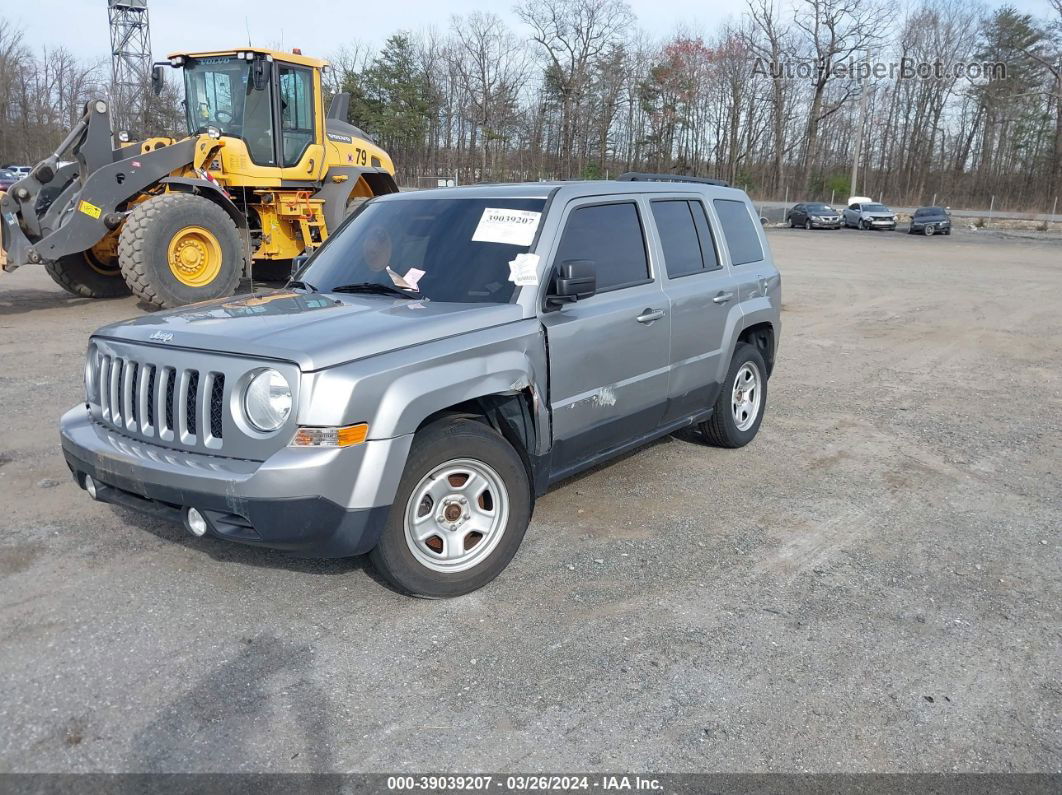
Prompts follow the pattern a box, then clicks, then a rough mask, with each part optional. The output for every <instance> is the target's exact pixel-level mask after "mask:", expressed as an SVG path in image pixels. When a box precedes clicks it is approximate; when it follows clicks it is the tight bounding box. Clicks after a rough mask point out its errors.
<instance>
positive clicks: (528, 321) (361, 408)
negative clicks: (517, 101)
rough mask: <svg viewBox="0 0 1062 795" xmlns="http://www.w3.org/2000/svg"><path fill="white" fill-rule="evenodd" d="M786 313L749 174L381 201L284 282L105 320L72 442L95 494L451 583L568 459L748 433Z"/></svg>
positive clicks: (511, 534) (281, 544)
mask: <svg viewBox="0 0 1062 795" xmlns="http://www.w3.org/2000/svg"><path fill="white" fill-rule="evenodd" d="M642 176H644V175H642ZM780 305H781V285H780V277H779V274H778V271H777V270H776V268H775V266H774V263H773V262H772V259H771V255H770V251H769V249H768V246H767V240H766V238H765V236H764V233H763V230H762V229H761V227H760V224H759V222H758V220H757V217H756V213H755V211H754V209H753V207H752V205H751V203H750V202H749V199H748V197H747V196H746V195H745V193H744V192H742V191H740V190H735V189H733V188H728V187H722V186H719V185H715V184H703V183H701V182H694V181H682V182H678V181H676V182H662V181H661V182H640V181H626V180H617V181H611V182H584V183H579V182H575V183H560V184H522V185H505V186H483V187H467V188H455V189H442V190H435V191H431V192H430V193H427V192H411V193H402V194H392V195H390V196H386V197H380V198H377V199H374V200H372V201H370V202H368V203H366V204H365V205H363V206H362V207H361V208H360V209H359V210H358V211H357V213H356V214H355V215H353V216H352V217H351V218H350V219H349V220H348V221H347V222H346V223H345V224H344V225H343V226H342V227H341V229H340V230H339V231H338V232H337V233H336V234H334V235H332V236H331V237H330V238H329V240H328V241H327V243H325V244H324V245H323V246H322V247H321V248H320V249H318V250H317V251H316V253H315V254H314V255H313V256H312V257H311V258H310V260H309V261H308V262H307V263H306V265H305V266H304V267H303V268H302V269H301V270H300V272H299V273H298V274H297V278H296V280H294V281H293V282H291V284H290V285H288V287H287V288H285V289H282V290H279V291H274V292H266V293H261V294H257V295H248V296H243V297H237V298H230V299H224V300H218V301H214V302H208V303H203V304H198V305H194V306H188V307H184V308H181V309H177V310H172V311H169V312H161V313H158V314H151V315H146V316H143V317H139V318H136V319H134V320H130V321H128V322H124V323H118V324H115V325H111V326H106V327H104V328H101V329H99V330H98V331H97V332H96V333H95V334H93V335H92V337H91V340H90V342H89V347H88V358H87V365H86V371H85V372H86V375H85V381H86V384H85V386H86V398H85V402H84V403H81V404H80V405H78V406H76V407H75V408H73V409H71V410H70V411H69V412H68V413H67V414H66V415H64V417H63V418H62V423H61V437H62V447H63V452H64V454H65V456H66V460H67V462H68V464H69V466H70V468H71V470H72V472H73V474H74V477H75V478H76V480H77V482H78V483H79V484H80V485H81V486H82V487H83V488H84V489H86V490H87V491H88V493H89V494H90V495H91V496H92V497H93V498H94V499H97V500H102V501H104V502H111V503H118V504H121V505H125V506H129V507H132V508H135V509H139V510H142V511H146V512H150V513H152V514H154V515H156V516H164V517H171V518H173V519H175V520H178V521H182V522H183V523H184V525H185V527H186V528H187V529H188V530H189V531H191V532H192V533H193V534H194V535H196V536H203V535H211V536H214V537H217V538H220V539H228V540H231V541H237V542H241V543H245V544H252V545H259V546H264V547H272V548H276V549H280V550H287V551H289V552H292V553H297V554H300V555H306V556H321V557H338V556H348V555H359V554H363V553H370V554H371V558H372V561H373V563H374V565H375V566H376V568H377V570H378V571H379V572H380V573H381V574H382V575H383V576H384V577H386V578H387V579H388V580H389V581H390V582H391V583H393V584H394V585H395V586H397V587H398V588H400V589H402V590H404V591H406V592H408V593H412V594H416V595H421V596H428V597H446V596H455V595H458V594H462V593H466V592H468V591H471V590H474V589H476V588H479V587H481V586H482V585H484V584H485V583H487V582H489V581H490V580H491V579H493V578H494V577H495V576H496V575H497V574H498V573H499V572H500V571H501V570H502V569H504V568H505V566H506V565H507V564H508V563H509V561H510V560H511V559H512V557H513V555H515V553H516V551H517V548H518V547H519V545H520V542H521V539H522V538H523V535H524V531H525V530H526V528H527V526H528V522H529V520H530V517H531V510H532V507H533V505H534V502H535V498H536V497H538V496H539V495H541V494H543V493H544V492H545V491H546V490H547V489H548V488H549V487H550V485H552V484H554V483H557V482H558V481H560V480H562V479H564V478H566V477H569V476H570V475H572V474H573V473H575V472H578V471H580V470H582V469H586V468H587V467H591V466H594V465H596V464H599V463H600V462H602V461H604V460H606V459H608V458H611V457H613V456H615V455H618V454H620V453H623V452H624V451H627V450H630V449H632V448H634V447H637V446H638V445H641V444H644V443H645V442H647V441H649V440H651V439H653V438H656V437H659V436H662V435H664V434H668V433H670V432H672V431H674V430H676V429H678V428H682V427H686V426H691V425H693V426H696V427H698V428H700V430H701V432H702V433H703V435H704V438H705V439H706V440H707V441H708V442H710V443H712V444H715V445H719V446H722V447H731V448H736V447H741V446H743V445H745V444H748V442H750V441H751V440H752V439H753V437H755V435H756V432H757V430H758V429H759V427H760V423H761V421H762V420H763V415H764V411H765V409H766V402H767V384H768V378H769V377H770V375H771V370H772V368H773V366H774V361H775V350H776V347H777V345H778V337H779V333H780V327H779V307H780ZM712 466H722V464H712ZM726 466H728V467H733V466H735V465H734V464H728V465H726Z"/></svg>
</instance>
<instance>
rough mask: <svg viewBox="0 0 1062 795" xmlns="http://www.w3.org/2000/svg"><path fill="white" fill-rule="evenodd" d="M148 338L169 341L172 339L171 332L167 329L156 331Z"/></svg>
mask: <svg viewBox="0 0 1062 795" xmlns="http://www.w3.org/2000/svg"><path fill="white" fill-rule="evenodd" d="M148 339H149V340H158V341H159V342H169V341H170V340H172V339H173V334H172V333H170V332H169V331H156V332H155V333H154V334H152V335H151V336H150V337H148Z"/></svg>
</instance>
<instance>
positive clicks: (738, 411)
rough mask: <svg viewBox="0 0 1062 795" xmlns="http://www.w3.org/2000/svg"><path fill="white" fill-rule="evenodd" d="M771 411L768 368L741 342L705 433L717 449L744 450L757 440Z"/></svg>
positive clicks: (704, 428) (749, 346) (706, 424)
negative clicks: (768, 401)
mask: <svg viewBox="0 0 1062 795" xmlns="http://www.w3.org/2000/svg"><path fill="white" fill-rule="evenodd" d="M766 408H767V366H766V364H765V363H764V361H763V356H761V355H760V352H759V351H758V350H756V348H755V347H753V346H752V345H749V344H748V343H747V342H739V343H738V344H737V347H736V348H735V349H734V358H733V359H731V360H730V370H729V371H728V372H727V374H726V379H725V380H724V381H723V388H722V389H721V390H720V392H719V397H718V398H716V401H715V406H714V408H713V410H712V416H711V418H710V419H709V420H708V421H707V422H703V423H701V432H702V433H703V434H704V436H705V438H706V439H707V440H708V443H709V444H713V445H715V446H716V447H731V448H734V447H744V446H745V445H747V444H748V443H749V442H751V441H752V440H753V439H754V438H755V437H756V432H757V431H759V429H760V423H761V422H762V421H763V412H764V411H765V410H766Z"/></svg>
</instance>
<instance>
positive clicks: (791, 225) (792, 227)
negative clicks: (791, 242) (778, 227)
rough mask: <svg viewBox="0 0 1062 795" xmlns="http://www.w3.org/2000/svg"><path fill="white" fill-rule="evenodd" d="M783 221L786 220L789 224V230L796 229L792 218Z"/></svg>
mask: <svg viewBox="0 0 1062 795" xmlns="http://www.w3.org/2000/svg"><path fill="white" fill-rule="evenodd" d="M785 220H787V221H788V222H789V228H790V229H796V221H794V220H793V216H791V215H790V216H789V217H787V218H786V219H785Z"/></svg>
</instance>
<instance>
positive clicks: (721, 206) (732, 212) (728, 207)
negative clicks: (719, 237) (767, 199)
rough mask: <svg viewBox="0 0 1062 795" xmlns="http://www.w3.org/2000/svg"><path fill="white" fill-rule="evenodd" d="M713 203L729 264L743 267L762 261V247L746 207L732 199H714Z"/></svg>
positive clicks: (743, 203)
mask: <svg viewBox="0 0 1062 795" xmlns="http://www.w3.org/2000/svg"><path fill="white" fill-rule="evenodd" d="M713 203H714V204H715V211H716V213H717V214H718V215H719V221H720V223H721V224H722V226H723V239H724V240H726V247H727V250H728V251H729V252H730V263H731V264H732V265H744V264H746V263H749V262H759V261H760V260H762V259H763V247H762V246H761V245H760V236H759V233H758V232H757V230H756V225H755V224H754V223H753V220H752V215H751V214H750V213H749V210H748V205H746V204H745V202H742V201H735V200H734V199H716V200H715V201H714V202H713Z"/></svg>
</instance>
